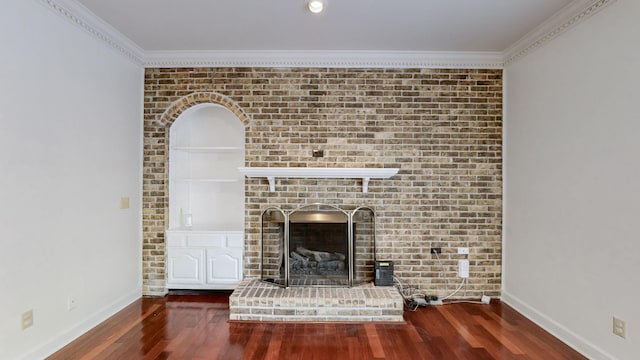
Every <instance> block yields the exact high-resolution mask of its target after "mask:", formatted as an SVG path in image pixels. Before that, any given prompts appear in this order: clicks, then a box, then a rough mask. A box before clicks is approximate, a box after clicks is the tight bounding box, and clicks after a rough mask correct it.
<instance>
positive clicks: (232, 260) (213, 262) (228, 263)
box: [207, 248, 242, 285]
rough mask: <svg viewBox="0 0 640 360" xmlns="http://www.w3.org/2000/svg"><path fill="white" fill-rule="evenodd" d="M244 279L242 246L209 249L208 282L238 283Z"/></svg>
mask: <svg viewBox="0 0 640 360" xmlns="http://www.w3.org/2000/svg"><path fill="white" fill-rule="evenodd" d="M240 280H242V248H209V249H207V284H214V285H215V284H220V285H223V284H237V283H238V282H239V281H240Z"/></svg>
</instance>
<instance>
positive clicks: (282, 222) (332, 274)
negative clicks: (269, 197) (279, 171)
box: [261, 204, 375, 287]
mask: <svg viewBox="0 0 640 360" xmlns="http://www.w3.org/2000/svg"><path fill="white" fill-rule="evenodd" d="M374 260H375V213H374V212H373V210H372V209H370V208H368V207H359V208H356V209H355V210H352V211H346V210H343V209H340V208H337V207H334V206H331V205H323V204H313V205H307V206H303V207H302V208H299V209H296V210H293V211H291V212H285V211H283V210H281V209H278V208H269V209H267V210H265V211H264V212H263V215H262V264H261V265H262V268H261V273H262V280H263V281H266V282H270V283H274V284H278V285H280V286H285V287H288V286H340V287H347V286H353V285H357V284H361V283H364V282H367V281H371V280H372V279H373V263H374Z"/></svg>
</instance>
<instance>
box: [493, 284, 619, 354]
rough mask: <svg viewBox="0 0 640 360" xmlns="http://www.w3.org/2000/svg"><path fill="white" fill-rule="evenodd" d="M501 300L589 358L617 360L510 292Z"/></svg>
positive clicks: (504, 294) (503, 291) (505, 292)
mask: <svg viewBox="0 0 640 360" xmlns="http://www.w3.org/2000/svg"><path fill="white" fill-rule="evenodd" d="M500 300H501V301H502V302H504V303H506V304H507V305H509V306H511V307H512V308H514V309H515V310H516V311H518V312H519V313H521V314H522V315H524V316H525V317H526V318H528V319H529V320H531V321H533V322H534V323H536V324H537V325H538V326H540V327H541V328H543V329H545V330H546V331H548V332H549V333H551V334H552V335H553V336H555V337H557V338H558V339H560V340H561V341H562V342H564V343H566V344H567V345H569V346H571V347H572V348H573V349H575V350H576V351H577V352H579V353H581V354H582V355H584V356H586V357H587V358H589V359H594V360H596V359H602V360H616V358H615V357H614V356H612V355H611V354H609V353H607V352H606V351H604V350H602V349H600V348H599V347H598V346H596V345H594V344H592V343H590V342H589V341H587V340H586V339H584V338H583V337H582V336H580V335H578V334H576V333H575V332H573V331H571V330H570V329H568V328H566V327H565V326H564V325H562V324H559V323H558V322H556V321H554V320H553V319H552V318H550V317H548V316H547V315H545V314H543V313H541V312H540V311H538V310H536V309H535V308H534V307H533V306H531V305H530V304H528V303H526V302H524V301H523V300H521V299H519V298H517V297H515V296H513V295H511V294H509V292H508V291H505V290H502V294H501V296H500Z"/></svg>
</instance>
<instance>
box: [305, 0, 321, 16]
mask: <svg viewBox="0 0 640 360" xmlns="http://www.w3.org/2000/svg"><path fill="white" fill-rule="evenodd" d="M307 7H309V11H311V12H312V13H314V14H317V13H319V12H322V9H324V2H322V0H309V2H308V3H307Z"/></svg>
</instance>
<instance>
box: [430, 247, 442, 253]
mask: <svg viewBox="0 0 640 360" xmlns="http://www.w3.org/2000/svg"><path fill="white" fill-rule="evenodd" d="M431 253H432V254H442V248H439V247H432V248H431Z"/></svg>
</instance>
